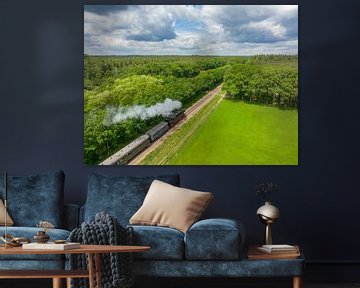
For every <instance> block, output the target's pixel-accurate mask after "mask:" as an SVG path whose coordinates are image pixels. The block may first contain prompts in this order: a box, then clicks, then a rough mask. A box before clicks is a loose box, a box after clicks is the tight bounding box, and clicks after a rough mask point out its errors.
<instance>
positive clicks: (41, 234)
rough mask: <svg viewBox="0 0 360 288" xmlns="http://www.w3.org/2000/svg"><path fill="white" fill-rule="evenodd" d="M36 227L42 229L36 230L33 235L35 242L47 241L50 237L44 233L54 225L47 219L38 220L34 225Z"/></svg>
mask: <svg viewBox="0 0 360 288" xmlns="http://www.w3.org/2000/svg"><path fill="white" fill-rule="evenodd" d="M36 227H39V228H42V229H43V230H40V231H38V232H37V234H36V235H35V236H34V237H33V238H34V240H35V242H37V243H47V242H48V241H49V239H50V237H49V235H47V234H46V233H47V231H48V230H49V229H52V228H54V227H55V226H54V225H53V224H51V223H50V222H48V221H40V222H39V223H38V224H37V225H36Z"/></svg>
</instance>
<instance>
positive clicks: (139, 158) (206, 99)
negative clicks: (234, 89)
mask: <svg viewBox="0 0 360 288" xmlns="http://www.w3.org/2000/svg"><path fill="white" fill-rule="evenodd" d="M221 87H222V84H220V85H219V86H217V87H216V88H215V89H213V90H211V91H210V92H209V93H207V94H206V95H205V96H204V97H202V98H201V99H199V100H198V101H196V102H195V103H194V104H193V105H192V106H191V107H189V108H188V109H186V110H185V111H184V114H185V118H183V119H182V120H180V121H179V122H178V123H176V124H175V125H174V126H173V127H172V128H171V129H170V130H169V131H168V132H167V133H166V134H165V135H163V137H161V138H159V139H157V140H156V141H155V142H153V143H152V144H151V145H150V146H149V147H147V148H146V149H145V150H143V151H142V152H141V153H139V154H138V155H137V156H135V157H134V158H133V159H132V160H131V161H129V163H128V165H138V164H140V162H141V161H142V160H143V159H145V157H146V156H147V155H148V154H149V153H151V152H152V151H154V150H155V149H156V148H157V147H159V146H160V145H161V144H162V143H163V141H164V140H165V139H166V138H167V137H168V136H170V135H171V134H172V133H173V132H174V131H175V130H177V129H178V128H179V127H181V126H182V125H183V124H185V123H186V122H187V121H188V120H189V119H190V118H191V117H192V116H194V115H195V114H196V113H197V112H199V110H200V109H201V108H203V107H204V106H205V105H206V104H207V103H208V102H210V101H211V99H213V97H214V96H215V95H216V94H218V93H219V92H220V90H221ZM202 120H203V119H202ZM201 122H202V121H201ZM198 124H200V123H198ZM197 126H198V125H197ZM187 138H188V137H187ZM183 142H184V141H181V143H179V145H176V147H174V149H173V151H172V153H171V155H173V153H175V152H176V151H177V150H178V149H179V148H180V147H181V145H182V144H183ZM168 156H170V155H168ZM165 161H166V159H164V160H163V161H161V163H158V164H160V165H161V164H164V162H165Z"/></svg>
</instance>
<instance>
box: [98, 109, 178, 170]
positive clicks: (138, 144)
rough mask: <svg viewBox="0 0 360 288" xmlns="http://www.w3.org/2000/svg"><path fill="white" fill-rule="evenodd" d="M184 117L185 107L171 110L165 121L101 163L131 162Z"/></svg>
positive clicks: (123, 163) (117, 163)
mask: <svg viewBox="0 0 360 288" xmlns="http://www.w3.org/2000/svg"><path fill="white" fill-rule="evenodd" d="M184 117H185V113H184V110H183V109H180V110H176V111H173V112H171V114H170V115H169V116H167V117H166V118H165V121H162V122H160V123H159V124H157V125H156V126H154V127H153V128H151V129H150V130H148V131H147V132H145V134H144V135H141V136H140V137H138V138H136V139H135V140H134V141H132V142H131V143H129V144H128V145H126V146H125V147H123V148H122V149H120V150H119V151H117V152H116V153H115V154H113V155H111V156H110V157H109V158H107V159H106V160H104V161H103V162H101V163H100V164H99V165H125V164H127V163H129V161H130V160H131V159H133V158H134V157H135V156H136V155H138V154H139V153H140V152H142V151H143V150H144V149H146V148H147V147H149V146H150V145H151V143H152V142H154V141H156V140H157V139H159V138H160V137H161V136H163V135H164V134H165V133H166V132H167V131H169V129H170V128H172V127H173V126H174V125H175V124H176V123H177V122H179V121H180V120H181V119H183V118H184Z"/></svg>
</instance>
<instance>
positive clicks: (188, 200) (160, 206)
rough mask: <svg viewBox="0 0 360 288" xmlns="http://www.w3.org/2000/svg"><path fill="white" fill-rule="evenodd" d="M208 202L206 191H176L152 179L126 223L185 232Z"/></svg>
mask: <svg viewBox="0 0 360 288" xmlns="http://www.w3.org/2000/svg"><path fill="white" fill-rule="evenodd" d="M212 199H213V195H212V193H210V192H200V191H194V190H190V189H185V188H179V187H175V186H173V185H170V184H167V183H164V182H161V181H159V180H154V181H153V182H152V184H151V186H150V188H149V191H148V193H147V194H146V197H145V199H144V202H143V205H142V206H141V207H140V208H139V210H138V211H137V212H136V213H135V214H134V215H133V216H132V217H131V219H130V224H133V225H150V226H165V227H171V228H175V229H178V230H180V231H181V232H183V233H185V232H186V231H187V230H188V229H189V228H190V226H191V225H192V224H193V223H195V222H196V221H197V220H198V219H199V218H200V217H201V215H202V214H203V213H204V211H205V209H206V208H207V206H208V205H209V203H210V202H211V200H212Z"/></svg>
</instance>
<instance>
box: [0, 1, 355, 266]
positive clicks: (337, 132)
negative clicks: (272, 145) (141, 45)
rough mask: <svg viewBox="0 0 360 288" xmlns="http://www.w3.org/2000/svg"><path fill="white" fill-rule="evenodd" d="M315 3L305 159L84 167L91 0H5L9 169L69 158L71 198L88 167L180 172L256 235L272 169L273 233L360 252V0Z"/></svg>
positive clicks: (3, 90)
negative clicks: (261, 186) (260, 194)
mask: <svg viewBox="0 0 360 288" xmlns="http://www.w3.org/2000/svg"><path fill="white" fill-rule="evenodd" d="M301 2H305V1H301ZM306 2H307V3H300V8H299V19H300V25H299V26H300V36H299V38H300V45H299V48H300V52H299V55H300V69H299V71H300V78H299V79H300V80H299V82H300V83H299V84H300V88H299V90H300V91H299V93H300V113H299V115H300V117H299V127H300V129H299V130H300V131H299V147H300V155H299V161H300V165H299V166H297V167H287V166H278V167H276V166H274V167H272V166H213V167H211V166H194V167H191V166H183V167H176V166H172V167H166V166H165V167H151V166H148V167H84V166H83V139H82V136H83V116H82V104H83V90H82V89H83V82H82V76H83V62H82V56H83V1H80V0H68V1H48V0H43V1H40V0H36V1H35V0H34V1H26V0H23V1H20V0H12V1H10V0H8V1H0V41H1V43H0V83H1V85H0V95H1V96H0V123H1V124H0V125H1V131H0V135H1V138H0V171H3V170H5V169H6V170H8V172H9V174H10V175H22V174H33V173H36V172H42V171H47V170H55V169H63V170H64V171H65V174H66V188H65V189H66V191H65V192H66V195H65V198H66V201H67V202H75V203H78V204H81V203H83V202H84V200H85V197H86V185H87V175H88V174H89V173H91V172H98V173H104V174H113V175H155V174H162V173H173V172H177V173H179V174H180V175H181V176H182V186H185V187H188V188H193V189H199V190H206V191H212V192H214V194H215V201H214V202H213V204H212V205H211V206H210V208H209V211H208V212H207V216H215V217H232V218H237V219H239V220H241V221H243V222H244V223H245V225H246V227H247V230H248V235H249V242H252V243H259V242H260V241H261V239H262V232H263V227H262V225H261V224H260V223H259V222H258V220H257V218H256V215H255V214H256V209H257V208H258V207H259V206H260V205H261V204H262V202H261V199H259V198H257V197H256V196H255V195H254V192H253V189H252V185H253V182H254V181H256V180H259V179H264V178H265V179H269V180H272V181H273V182H275V183H278V184H279V185H280V191H279V193H278V194H277V195H276V197H274V202H275V203H276V205H277V206H278V207H279V208H280V210H281V216H282V217H281V219H280V220H279V222H278V223H277V224H276V225H275V226H274V229H273V234H274V240H275V241H276V242H280V243H294V244H295V243H300V244H301V245H302V247H303V250H304V251H305V253H306V257H307V259H310V260H326V261H332V260H360V251H359V249H356V248H354V247H357V246H358V240H359V236H360V233H359V229H358V227H359V224H358V216H357V211H358V209H357V208H358V205H359V204H360V197H359V194H360V191H359V168H358V166H359V160H360V159H359V158H360V157H359V154H360V153H359V149H360V148H359V147H360V143H359V137H358V134H359V122H360V121H359V107H360V105H359V104H360V93H359V88H358V86H359V80H358V78H359V70H358V67H359V51H360V47H359V27H360V25H359V24H360V23H359V19H360V17H359V16H360V15H359V12H358V11H359V5H358V3H357V1H356V0H354V1H350V0H348V1H340V0H339V1H332V2H331V3H330V2H329V1H325V0H322V1H319V0H317V1H306ZM86 3H95V2H91V1H88V2H86ZM97 3H100V2H99V1H97ZM112 3H114V1H112ZM122 3H124V2H122ZM131 3H140V2H139V1H134V2H131ZM141 3H150V2H149V1H148V2H144V1H142V2H141ZM159 3H160V2H156V4H159ZM164 3H166V1H165V2H164ZM172 3H173V1H172ZM208 3H216V2H208ZM222 3H223V2H222ZM227 3H231V2H229V1H228V2H227ZM232 3H237V4H242V3H247V4H251V3H252V1H247V2H245V1H237V2H235V1H234V2H232ZM256 3H263V4H269V3H268V1H256ZM271 3H272V4H273V3H277V4H280V3H282V4H283V3H295V4H296V3H297V2H296V1H272V2H271ZM217 4H221V3H220V1H219V2H217Z"/></svg>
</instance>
